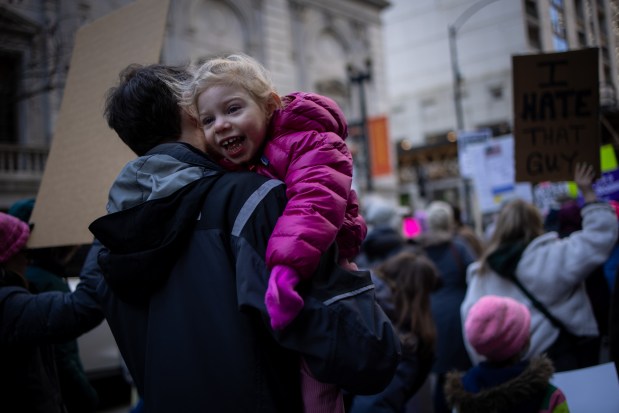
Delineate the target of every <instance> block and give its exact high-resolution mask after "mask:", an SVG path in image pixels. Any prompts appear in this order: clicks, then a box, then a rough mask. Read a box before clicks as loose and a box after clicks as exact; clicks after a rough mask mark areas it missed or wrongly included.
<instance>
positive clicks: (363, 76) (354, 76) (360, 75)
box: [347, 59, 374, 192]
mask: <svg viewBox="0 0 619 413" xmlns="http://www.w3.org/2000/svg"><path fill="white" fill-rule="evenodd" d="M347 72H348V81H349V82H350V83H351V84H352V85H357V86H358V87H359V104H360V110H361V114H360V115H361V135H362V139H363V149H364V152H365V162H366V166H365V173H366V190H367V192H372V190H373V189H374V185H373V183H372V161H371V159H372V158H371V156H370V137H369V136H368V128H367V108H366V101H365V84H366V83H367V82H370V81H372V61H371V60H370V59H367V60H366V61H365V70H362V69H359V68H356V67H353V65H352V64H349V65H348V67H347Z"/></svg>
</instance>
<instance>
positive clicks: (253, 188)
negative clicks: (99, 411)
mask: <svg viewBox="0 0 619 413" xmlns="http://www.w3.org/2000/svg"><path fill="white" fill-rule="evenodd" d="M104 116H105V118H106V120H107V122H108V124H109V126H110V128H112V129H113V130H114V131H116V133H117V134H118V136H119V138H120V139H121V140H122V141H123V142H124V143H125V144H126V145H127V146H128V147H129V148H130V149H132V150H133V151H134V152H135V154H136V155H137V157H136V158H135V159H134V160H133V161H131V162H129V163H128V164H127V165H126V166H125V167H124V168H123V170H122V171H121V172H120V174H119V175H118V177H117V179H116V180H115V182H114V183H113V185H112V187H111V189H110V192H109V199H108V204H107V211H108V214H106V215H105V216H103V217H100V218H98V219H97V220H95V221H94V222H93V223H92V224H91V225H90V230H91V232H92V233H93V235H94V238H95V241H94V243H93V244H92V246H91V249H90V252H89V254H88V256H87V257H86V260H85V262H84V265H83V268H82V270H81V280H80V283H79V284H78V286H77V288H76V289H75V291H73V292H71V291H70V290H69V289H68V287H67V285H66V280H64V279H63V265H65V264H66V262H67V259H68V258H70V256H71V254H72V252H73V251H74V248H72V247H62V248H49V249H42V250H29V249H27V247H26V246H27V240H28V237H29V234H30V231H31V228H30V227H29V225H28V221H29V216H30V212H31V211H32V207H33V204H34V200H26V201H22V202H20V203H18V204H16V205H15V208H12V210H10V211H8V213H6V214H5V213H0V321H1V325H0V346H1V347H2V348H3V349H4V351H3V352H2V356H1V357H2V360H3V364H2V365H3V372H2V374H0V377H1V378H0V380H1V381H2V386H1V387H0V388H2V390H1V392H2V394H3V402H2V405H3V407H7V408H8V410H7V411H10V412H13V411H15V412H18V411H28V412H52V413H53V412H86V413H87V412H91V411H96V408H97V402H98V400H97V394H96V392H95V391H94V389H93V388H92V387H91V386H90V385H89V383H88V380H87V378H86V376H85V374H84V371H83V368H82V367H81V364H80V361H79V354H78V352H77V346H76V342H75V339H76V338H77V337H79V336H80V335H81V334H83V333H85V332H86V331H88V330H90V329H92V328H93V327H95V326H96V325H98V324H99V323H100V322H101V321H102V320H103V319H104V318H105V319H106V320H107V322H108V324H109V325H110V328H111V331H112V333H113V335H114V338H115V340H116V342H117V344H118V347H119V349H120V352H121V354H122V356H123V360H124V362H125V364H126V366H127V369H128V371H129V373H130V375H131V379H132V383H133V384H134V385H135V387H136V389H137V393H138V394H139V396H140V405H139V409H143V410H141V411H144V412H147V413H155V412H170V411H186V412H193V411H196V412H199V411H226V412H287V413H288V412H306V413H323V412H325V413H326V412H329V413H341V412H344V411H346V412H353V413H360V412H384V413H387V412H392V413H402V412H403V411H404V410H405V408H406V406H407V403H409V402H410V400H411V399H412V398H413V397H414V396H415V394H417V392H418V391H419V389H420V388H421V387H422V386H423V385H424V384H425V383H426V382H427V381H428V380H429V379H430V378H432V379H433V382H432V383H433V385H432V388H433V392H432V393H433V395H432V410H433V412H434V413H444V412H451V411H457V412H461V413H465V412H474V411H554V412H557V413H558V412H565V411H568V406H569V399H567V400H566V397H565V395H564V394H563V393H562V392H561V389H558V388H556V387H554V386H553V385H552V384H550V378H551V377H552V374H553V373H554V372H555V371H567V370H573V369H578V368H582V367H588V366H592V365H595V364H598V363H599V362H600V354H601V349H602V338H603V337H604V336H607V337H608V340H609V341H610V356H611V358H612V359H614V360H617V359H616V357H617V356H619V350H618V349H617V345H619V343H618V337H617V335H618V334H619V332H617V329H616V328H613V326H614V325H616V324H617V322H618V320H617V318H618V317H619V315H617V314H616V313H617V310H618V308H619V302H617V299H613V298H612V297H611V292H612V294H614V296H617V294H618V293H617V290H618V289H617V288H615V286H616V282H615V281H616V273H617V269H618V268H617V264H616V260H614V259H613V253H614V251H616V250H618V248H617V238H618V237H617V234H618V228H619V225H618V222H619V221H618V218H617V213H616V210H615V208H613V206H611V204H610V203H608V202H604V201H600V200H599V199H597V196H596V194H595V192H594V190H593V183H594V180H595V172H594V169H593V167H592V166H591V165H585V164H578V165H577V166H576V167H575V170H574V181H575V182H576V184H577V186H578V188H579V190H580V193H581V195H582V200H583V202H582V205H580V204H578V205H576V207H574V203H573V202H572V203H571V204H570V205H569V208H572V210H573V211H572V213H571V214H567V210H568V209H567V208H568V206H567V205H566V207H565V209H564V211H563V212H564V213H563V214H559V215H558V216H559V217H561V216H563V217H564V219H563V221H561V220H560V219H559V221H560V222H559V224H561V223H563V227H562V230H561V231H558V230H557V231H554V230H552V229H550V228H548V226H547V225H546V224H547V222H545V220H544V217H543V215H542V214H541V212H540V210H539V209H538V208H537V207H535V206H534V205H532V204H531V203H528V202H525V201H523V200H513V201H510V202H507V203H506V204H505V205H503V206H502V208H501V211H500V213H499V214H498V216H497V218H496V222H495V223H494V226H493V229H492V233H491V235H490V239H489V240H488V241H487V242H484V241H483V239H482V238H481V237H479V236H478V235H477V234H476V233H475V231H474V230H472V229H471V228H470V227H468V226H467V225H465V224H463V223H462V222H461V220H460V213H459V210H458V209H457V208H455V207H454V206H452V205H450V204H449V203H447V202H443V201H439V200H437V201H433V202H431V203H430V204H429V205H427V207H426V208H424V219H423V221H424V222H423V231H422V233H421V234H419V235H416V236H415V237H412V238H407V237H405V236H404V235H403V234H402V232H401V231H400V228H398V224H399V223H400V222H399V219H398V218H399V216H398V214H397V213H396V212H395V210H393V209H389V208H386V207H385V205H378V206H377V205H376V204H374V205H373V204H372V203H370V202H367V204H365V205H364V202H363V199H362V200H359V199H358V198H357V194H356V192H355V191H354V189H352V172H353V170H352V157H351V154H350V152H349V151H348V147H347V144H346V142H345V139H346V137H347V125H346V121H345V118H344V115H343V113H342V112H341V110H340V108H339V107H338V106H337V104H336V103H335V102H334V101H332V100H331V99H329V98H327V97H324V96H320V95H316V94H312V93H303V92H297V93H293V94H290V95H287V96H280V95H278V94H277V92H276V89H275V87H274V86H273V84H272V83H271V81H270V79H269V75H268V72H267V71H266V70H265V69H264V67H262V66H261V65H260V64H259V63H258V62H257V61H255V60H254V59H252V58H249V57H247V56H244V55H232V56H228V57H226V58H215V59H210V60H207V61H206V62H205V63H204V64H202V65H201V66H200V67H198V68H193V69H190V68H186V67H173V66H166V65H150V66H141V65H131V66H129V67H127V68H126V69H125V70H124V71H123V72H122V73H121V74H120V79H119V82H118V84H117V85H115V86H113V87H111V89H110V90H109V92H108V95H107V100H106V104H105V113H104ZM574 208H575V209H574ZM574 211H575V212H574ZM565 217H570V218H571V219H572V220H575V222H576V225H575V226H571V227H569V230H567V229H565V227H567V226H568V225H567V221H566V218H565ZM364 218H365V219H364ZM366 222H367V224H366ZM570 222H571V221H570ZM557 228H558V227H557ZM564 229H565V230H564ZM333 247H336V248H337V251H338V263H337V264H338V265H339V266H340V267H342V268H345V269H346V270H347V271H351V272H362V271H369V272H370V274H371V276H372V280H373V284H374V285H373V288H374V291H375V293H374V294H375V299H376V302H377V304H378V305H379V306H380V308H381V309H382V310H381V311H384V313H385V314H386V315H387V316H388V317H389V319H390V320H391V323H392V324H393V326H394V327H395V330H396V331H397V332H398V335H399V342H400V344H401V355H400V357H398V359H397V360H394V363H393V364H394V366H396V365H397V368H395V370H394V371H393V378H392V379H391V380H390V382H389V383H388V384H386V386H385V387H384V388H383V389H382V390H381V391H380V392H373V393H372V394H355V393H354V392H350V391H347V389H346V388H344V387H343V386H342V385H341V384H340V383H331V382H324V381H321V380H318V379H317V378H316V377H315V374H314V373H313V372H312V370H311V368H310V367H309V366H311V361H312V358H315V357H316V354H315V353H312V352H311V351H308V352H306V353H303V354H299V353H298V352H297V351H295V349H294V348H293V346H292V345H291V343H292V342H293V341H294V340H295V337H294V336H295V334H297V332H298V331H299V329H302V328H303V324H302V323H303V321H302V320H303V317H301V316H300V314H302V312H303V309H304V307H305V305H306V302H305V299H306V297H305V295H304V294H305V293H306V292H307V291H308V290H309V289H310V287H311V283H312V279H313V278H314V277H315V271H316V269H317V268H325V267H324V266H323V264H324V262H325V260H326V258H325V257H326V256H327V254H326V253H327V251H329V250H330V249H331V248H333ZM613 263H614V264H613ZM594 274H598V275H594ZM594 277H595V278H594ZM593 279H595V280H597V281H596V282H597V283H598V284H595V285H597V286H600V285H602V286H605V287H606V288H605V289H604V288H594V284H593V282H591V281H590V280H593ZM600 282H601V284H599V283H600ZM335 287H336V286H334V288H335ZM594 294H596V295H595V296H594ZM604 300H606V301H605V302H606V303H607V305H606V306H603V307H601V306H599V303H601V302H604ZM329 322H331V323H332V322H334V320H325V323H329ZM358 344H359V346H363V345H364V344H366V343H362V342H360V343H358ZM333 345H334V346H337V343H334V344H333ZM360 364H363V360H361V361H360ZM368 368H369V367H368ZM520 389H524V390H522V391H521V390H520Z"/></svg>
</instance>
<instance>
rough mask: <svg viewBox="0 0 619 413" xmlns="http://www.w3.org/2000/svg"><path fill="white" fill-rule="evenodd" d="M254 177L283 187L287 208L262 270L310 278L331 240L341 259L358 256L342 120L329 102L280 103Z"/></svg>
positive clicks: (359, 235)
mask: <svg viewBox="0 0 619 413" xmlns="http://www.w3.org/2000/svg"><path fill="white" fill-rule="evenodd" d="M282 100H283V104H284V107H283V109H280V110H278V111H276V112H275V113H274V114H273V117H272V119H271V123H270V126H269V130H268V132H267V136H268V138H267V139H268V140H267V142H266V144H265V147H264V151H263V156H262V159H261V163H260V164H259V165H258V166H257V167H256V171H257V172H259V173H260V174H262V175H266V176H269V177H271V178H276V179H280V180H282V181H284V182H285V184H286V187H287V189H286V195H287V197H288V204H287V205H286V208H285V210H284V214H283V215H282V216H281V217H280V218H279V220H278V221H277V224H276V225H275V229H274V231H273V234H272V235H271V238H270V240H269V245H268V248H267V254H266V255H267V256H266V259H267V265H268V266H269V268H273V267H274V266H275V265H286V266H288V267H292V268H293V269H295V270H296V271H297V273H298V274H299V275H300V276H301V277H302V278H307V277H309V276H311V274H312V273H313V272H314V270H315V269H316V267H317V265H318V261H319V259H320V255H321V254H322V253H323V252H325V251H326V250H327V249H328V248H329V246H330V245H331V244H332V243H333V241H335V240H336V239H337V243H338V246H339V250H340V257H341V258H348V259H352V258H353V257H354V256H355V255H357V253H358V252H359V246H360V245H361V242H362V241H363V239H364V238H365V235H366V232H367V227H366V225H365V221H364V220H363V218H362V217H361V216H360V215H359V201H358V199H357V195H356V193H355V191H353V190H352V189H351V184H352V169H353V166H352V156H351V155H350V152H349V151H348V147H347V146H346V143H345V142H344V139H345V138H346V137H347V135H348V128H347V126H346V120H345V118H344V114H343V113H342V111H341V109H340V108H339V106H338V105H337V104H336V103H335V102H334V101H333V100H331V99H329V98H327V97H325V96H320V95H316V94H312V93H293V94H291V95H288V96H285V97H283V98H282Z"/></svg>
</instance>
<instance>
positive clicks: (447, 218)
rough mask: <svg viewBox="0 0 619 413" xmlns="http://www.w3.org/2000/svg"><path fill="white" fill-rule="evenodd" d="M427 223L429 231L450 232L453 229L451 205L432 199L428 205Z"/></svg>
mask: <svg viewBox="0 0 619 413" xmlns="http://www.w3.org/2000/svg"><path fill="white" fill-rule="evenodd" d="M426 213H427V217H426V219H427V224H428V229H429V230H430V231H443V232H451V231H453V229H454V225H455V221H454V211H453V208H452V207H451V205H449V204H448V203H447V202H443V201H433V202H431V203H430V205H429V206H428V209H427V211H426Z"/></svg>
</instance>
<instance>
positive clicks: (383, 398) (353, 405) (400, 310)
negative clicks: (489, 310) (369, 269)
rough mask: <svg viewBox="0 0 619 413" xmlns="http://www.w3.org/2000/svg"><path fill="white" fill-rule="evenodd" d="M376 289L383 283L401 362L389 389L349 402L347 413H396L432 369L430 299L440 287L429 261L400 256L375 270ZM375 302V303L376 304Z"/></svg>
mask: <svg viewBox="0 0 619 413" xmlns="http://www.w3.org/2000/svg"><path fill="white" fill-rule="evenodd" d="M375 274H376V276H377V277H378V279H374V282H375V284H376V285H377V286H378V285H380V284H381V283H385V284H386V285H387V286H388V289H389V291H390V294H389V297H388V298H385V300H384V301H383V302H380V304H381V306H383V308H384V309H385V312H387V314H388V315H389V318H391V321H392V322H393V324H394V325H395V326H397V328H398V332H399V334H400V340H401V342H402V350H403V352H402V353H403V354H402V360H401V361H400V363H399V364H398V368H397V370H396V374H395V375H394V377H393V379H392V380H391V383H389V385H388V386H387V387H386V388H385V389H384V390H383V391H382V392H380V393H378V394H373V395H370V396H354V397H352V400H351V401H350V406H348V408H347V409H346V411H347V412H348V413H387V412H401V411H404V410H405V406H406V404H407V403H408V401H409V400H410V398H411V397H413V396H414V395H415V393H417V391H418V390H419V388H420V387H421V386H422V385H423V383H424V382H425V380H426V378H427V377H428V375H429V374H430V369H431V368H432V364H433V363H434V354H435V343H436V327H435V325H434V320H433V319H432V312H431V308H430V294H432V292H434V291H436V289H437V288H439V286H440V277H439V272H438V270H437V268H436V266H435V265H434V263H433V262H432V261H430V259H429V258H428V257H426V256H425V255H423V254H419V253H416V252H413V251H403V252H400V253H398V254H396V255H394V256H392V257H390V258H388V259H387V260H385V261H384V262H383V263H381V264H380V265H378V266H377V267H376V269H375ZM379 301H380V300H379Z"/></svg>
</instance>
